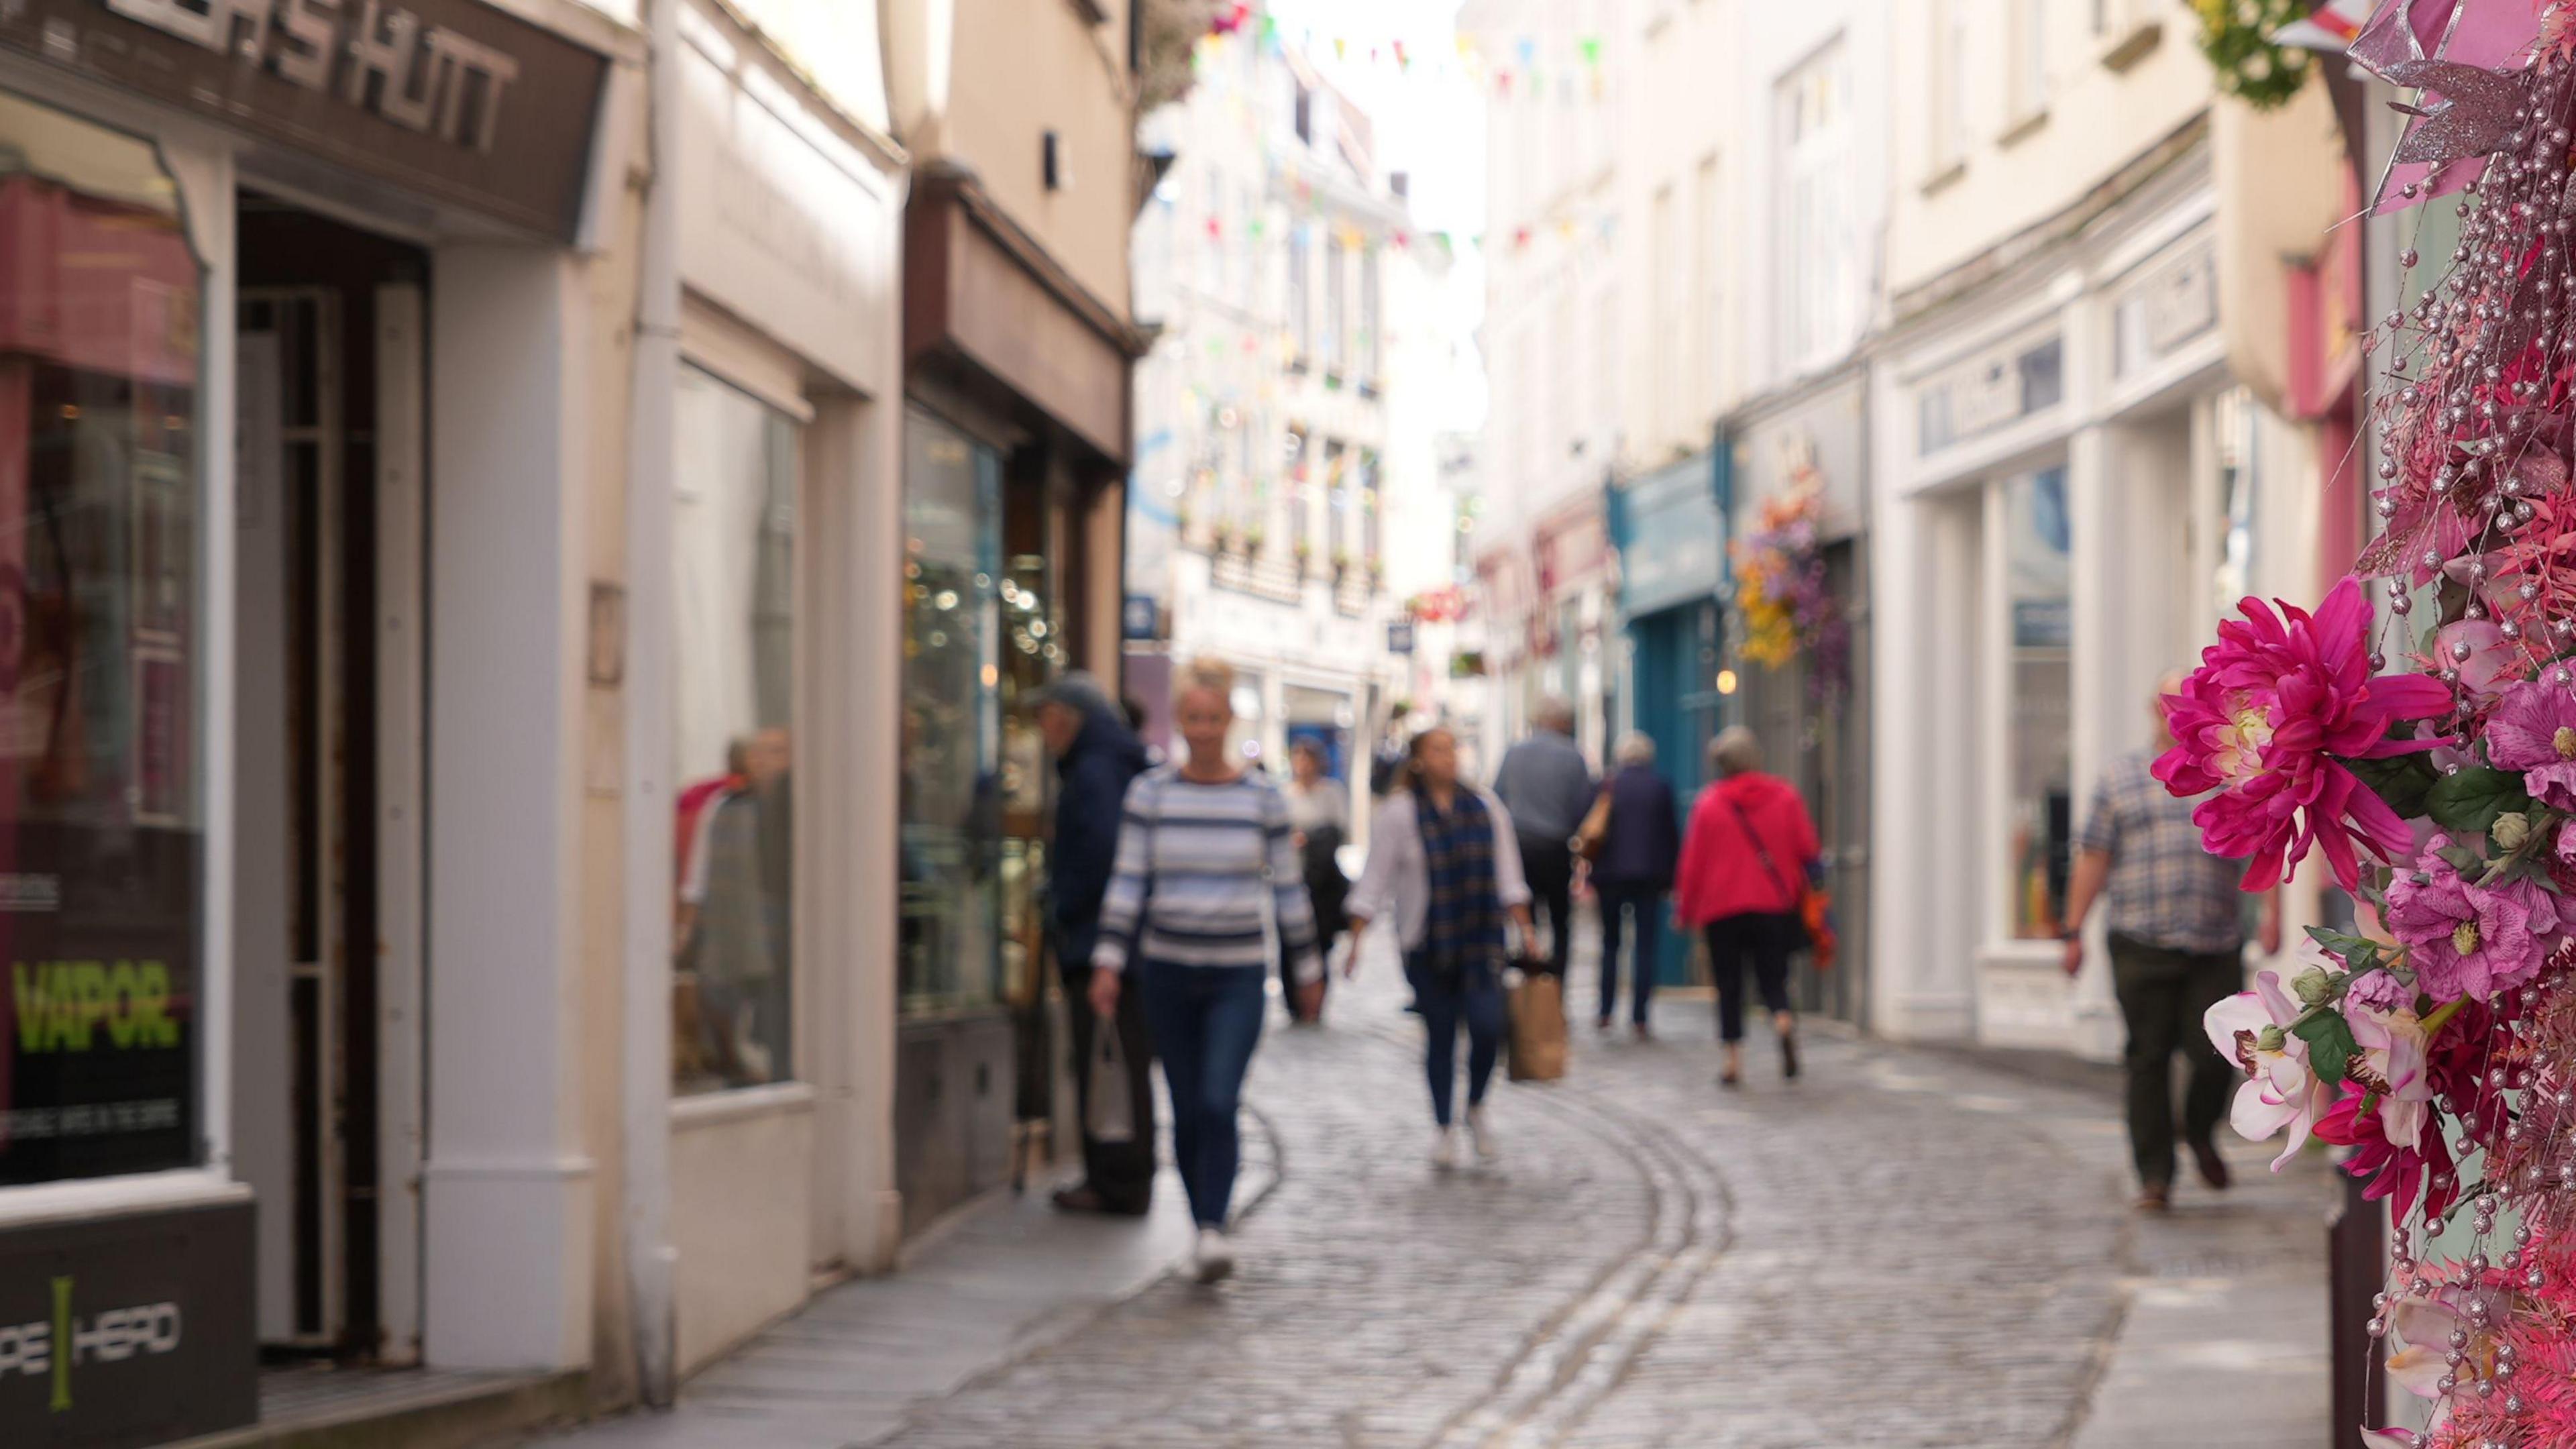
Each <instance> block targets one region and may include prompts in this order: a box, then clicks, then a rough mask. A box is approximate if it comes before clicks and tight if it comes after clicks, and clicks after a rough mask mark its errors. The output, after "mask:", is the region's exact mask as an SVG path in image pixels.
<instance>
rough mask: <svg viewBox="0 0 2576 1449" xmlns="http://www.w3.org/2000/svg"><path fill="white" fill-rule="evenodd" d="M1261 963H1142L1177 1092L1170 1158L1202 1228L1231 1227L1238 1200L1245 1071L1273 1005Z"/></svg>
mask: <svg viewBox="0 0 2576 1449" xmlns="http://www.w3.org/2000/svg"><path fill="white" fill-rule="evenodd" d="M1269 974H1270V973H1269V972H1268V971H1266V970H1264V969H1263V968H1261V967H1259V966H1176V965H1173V964H1171V963H1170V962H1165V961H1148V962H1146V963H1145V964H1144V969H1143V971H1142V973H1141V979H1140V980H1138V981H1137V982H1136V983H1135V984H1137V985H1138V986H1141V987H1142V988H1144V992H1145V1024H1146V1026H1147V1028H1148V1029H1149V1030H1151V1031H1152V1033H1153V1036H1154V1050H1155V1052H1156V1053H1157V1054H1158V1055H1160V1056H1161V1057H1162V1059H1163V1083H1164V1085H1166V1086H1168V1087H1169V1088H1171V1092H1172V1156H1173V1157H1174V1158H1175V1159H1177V1162H1176V1164H1175V1165H1177V1166H1178V1167H1179V1168H1180V1172H1181V1189H1182V1191H1183V1192H1185V1193H1187V1194H1188V1196H1189V1200H1190V1220H1191V1221H1192V1222H1195V1223H1197V1224H1198V1225H1199V1226H1200V1227H1203V1228H1222V1227H1224V1226H1225V1214H1226V1209H1227V1207H1228V1206H1229V1205H1230V1204H1231V1203H1232V1202H1233V1200H1234V1174H1235V1171H1236V1169H1237V1168H1238V1167H1240V1166H1241V1165H1242V1162H1243V1134H1242V1131H1241V1129H1240V1128H1239V1127H1238V1126H1237V1125H1236V1122H1235V1112H1236V1109H1237V1108H1239V1107H1240V1106H1241V1105H1242V1102H1243V1074H1244V1073H1245V1072H1247V1071H1249V1070H1251V1068H1252V1049H1253V1047H1254V1046H1255V1045H1257V1044H1258V1043H1259V1042H1260V1040H1261V1018H1262V1016H1263V1014H1264V1012H1265V1011H1266V1010H1267V1006H1268V1003H1267V1002H1265V1001H1264V1000H1263V997H1262V983H1263V982H1264V981H1266V980H1267V979H1268V977H1269Z"/></svg>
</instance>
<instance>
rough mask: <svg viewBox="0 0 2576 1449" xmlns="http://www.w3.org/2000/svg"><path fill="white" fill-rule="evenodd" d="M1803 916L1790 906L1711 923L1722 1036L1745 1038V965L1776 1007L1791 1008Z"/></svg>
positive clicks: (1710, 963) (1712, 961)
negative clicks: (1793, 956) (1792, 968)
mask: <svg viewBox="0 0 2576 1449" xmlns="http://www.w3.org/2000/svg"><path fill="white" fill-rule="evenodd" d="M1797 944H1798V918H1797V917H1796V916H1793V915H1790V914H1788V913H1787V912H1768V911H1747V912H1745V913H1744V914H1742V915H1736V916H1720V917H1718V918H1717V919H1716V920H1714V921H1711V922H1709V923H1708V971H1709V975H1710V976H1712V977H1714V978H1715V979H1716V982H1717V1039H1718V1040H1719V1041H1742V1040H1744V968H1745V967H1747V966H1751V967H1752V968H1753V984H1754V986H1755V987H1756V988H1757V989H1758V990H1760V991H1761V993H1762V1004H1763V1005H1764V1006H1765V1007H1767V1008H1769V1009H1770V1010H1772V1011H1787V1010H1788V1009H1789V953H1790V952H1791V951H1793V950H1795V949H1796V948H1797Z"/></svg>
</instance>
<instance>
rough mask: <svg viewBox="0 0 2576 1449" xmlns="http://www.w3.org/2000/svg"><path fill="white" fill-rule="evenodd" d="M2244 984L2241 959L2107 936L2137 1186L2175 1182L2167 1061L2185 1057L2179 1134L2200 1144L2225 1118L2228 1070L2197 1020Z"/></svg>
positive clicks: (2232, 1075)
mask: <svg viewBox="0 0 2576 1449" xmlns="http://www.w3.org/2000/svg"><path fill="white" fill-rule="evenodd" d="M2244 985H2245V953H2244V950H2243V948H2241V947H2239V948H2237V949H2235V950H2229V951H2177V950H2175V949H2173V948H2171V947H2169V946H2157V945H2151V944H2149V943H2148V942H2145V941H2140V940H2137V939H2134V938H2132V937H2129V936H2113V937H2112V938H2111V990H2112V992H2113V993H2114V994H2115V995H2117V996H2118V997H2119V999H2120V1015H2121V1016H2122V1017H2123V1018H2124V1019H2126V1020H2127V1022H2128V1024H2129V1046H2128V1050H2127V1052H2126V1053H2125V1055H2124V1059H2123V1064H2124V1065H2125V1066H2126V1067H2127V1068H2128V1073H2129V1153H2130V1156H2131V1157H2132V1158H2133V1159H2134V1160H2135V1161H2136V1163H2137V1166H2138V1181H2139V1182H2141V1183H2143V1184H2145V1185H2147V1186H2149V1187H2170V1186H2172V1185H2173V1178H2174V1102H2173V1058H2174V1053H2175V1052H2176V1051H2177V1050H2179V1051H2180V1052H2182V1054H2183V1055H2184V1056H2185V1057H2187V1058H2189V1059H2190V1062H2191V1083H2190V1085H2189V1086H2188V1087H2186V1088H2185V1089H2184V1097H2183V1120H2182V1130H2183V1132H2184V1133H2185V1134H2186V1135H2187V1136H2188V1137H2189V1139H2190V1140H2191V1141H2193V1142H2207V1141H2209V1140H2210V1138H2211V1136H2212V1134H2214V1133H2215V1132H2217V1130H2218V1123H2219V1119H2221V1118H2223V1117H2225V1116H2226V1115H2227V1097H2228V1093H2229V1091H2230V1090H2231V1089H2232V1088H2233V1087H2234V1086H2235V1084H2236V1080H2237V1077H2236V1067H2235V1064H2234V1063H2232V1062H2230V1061H2228V1060H2227V1059H2226V1058H2225V1057H2222V1056H2220V1055H2219V1054H2218V1048H2217V1047H2215V1046H2213V1045H2211V1044H2210V1040H2209V1033H2208V1032H2206V1031H2203V1030H2202V1029H2201V1024H2200V1019H2201V1017H2202V1016H2204V1015H2206V1014H2207V1013H2208V1011H2209V1009H2210V1008H2211V1007H2213V1006H2215V1005H2217V1004H2218V1003H2219V1002H2221V1001H2224V1000H2225V999H2227V998H2228V997H2230V996H2232V995H2234V994H2236V993H2237V992H2238V991H2240V990H2242V989H2243V988H2244Z"/></svg>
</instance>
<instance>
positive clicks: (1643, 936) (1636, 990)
mask: <svg viewBox="0 0 2576 1449" xmlns="http://www.w3.org/2000/svg"><path fill="white" fill-rule="evenodd" d="M1593 889H1594V893H1595V894H1597V895H1599V896H1600V897H1601V1024H1602V1025H1604V1026H1607V1025H1609V1024H1610V1018H1611V1017H1612V1016H1613V1015H1614V1014H1615V1013H1614V1012H1613V1011H1612V1009H1611V1008H1613V1007H1614V1006H1616V1005H1617V1004H1618V1002H1619V940H1620V937H1621V936H1622V935H1624V934H1625V930H1624V926H1623V919H1622V918H1623V917H1625V916H1626V915H1627V914H1628V912H1630V911H1635V912H1636V913H1637V929H1636V941H1637V969H1636V970H1635V971H1634V972H1633V973H1631V977H1632V979H1631V980H1630V981H1629V983H1628V994H1629V996H1630V998H1631V1001H1630V1003H1629V1015H1630V1017H1631V1018H1632V1019H1633V1020H1635V1022H1636V1023H1637V1024H1638V1025H1639V1026H1644V1025H1645V1024H1646V1012H1647V1009H1648V1008H1650V1007H1652V1006H1653V1005H1654V1002H1655V969H1656V968H1655V958H1656V956H1657V955H1658V954H1659V952H1660V951H1661V949H1662V947H1663V943H1664V923H1663V919H1662V916H1663V906H1664V893H1663V891H1662V889H1661V888H1660V887H1657V886H1652V885H1597V886H1595V887H1594V888H1593Z"/></svg>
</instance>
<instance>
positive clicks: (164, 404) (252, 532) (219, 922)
mask: <svg viewBox="0 0 2576 1449" xmlns="http://www.w3.org/2000/svg"><path fill="white" fill-rule="evenodd" d="M400 13H401V14H402V15H403V16H404V17H405V23H406V28H404V29H402V30H401V31H400V32H399V35H398V36H396V37H394V38H391V39H388V38H387V37H386V36H385V35H381V34H379V33H377V32H376V31H375V30H374V29H373V28H371V27H364V26H361V25H360V24H359V22H358V20H357V18H356V17H355V16H354V15H352V14H348V13H343V12H339V11H334V10H327V9H324V8H322V7H314V6H301V7H292V8H291V9H289V10H286V11H281V12H278V13H275V14H272V13H271V12H270V10H269V9H268V8H267V7H265V6H248V5H226V4H221V3H218V4H215V5H212V6H206V5H202V4H200V5H188V4H179V3H175V0H28V3H23V4H14V5H10V6H8V7H6V8H5V10H0V237H5V238H6V241H5V242H0V515H5V526H0V535H5V537H6V538H7V540H8V542H6V543H5V544H0V620H5V624H0V856H4V857H5V861H6V864H5V865H0V937H4V938H5V940H6V942H7V951H6V954H7V956H8V960H9V983H8V991H7V993H6V995H5V996H0V1323H7V1324H10V1325H15V1326H13V1327H11V1328H8V1329H5V1330H0V1441H6V1442H11V1443H18V1442H30V1443H80V1444H85V1445H117V1444H134V1443H149V1442H158V1441H161V1440H165V1439H171V1438H180V1437H185V1436H187V1435H189V1434H194V1433H199V1432H204V1431H208V1430H213V1429H218V1428H224V1427H229V1426H232V1425H237V1424H240V1423H243V1422H246V1421H247V1420H248V1419H250V1418H251V1417H252V1416H253V1415H254V1414H255V1413H256V1412H257V1405H256V1392H257V1375H256V1373H255V1372H254V1369H255V1366H256V1364H257V1362H258V1356H259V1350H260V1348H261V1346H262V1345H268V1346H270V1347H273V1348H275V1349H279V1350H284V1351H290V1352H292V1351H301V1352H307V1353H315V1354H324V1355H330V1356H335V1357H340V1358H344V1359H352V1360H363V1361H369V1362H376V1363H390V1364H403V1363H417V1362H426V1363H430V1364H434V1365H440V1366H446V1367H456V1368H469V1367H471V1368H501V1369H513V1370H532V1371H539V1372H550V1371H566V1370H574V1369H578V1368H580V1367H581V1366H583V1365H584V1364H585V1363H587V1362H588V1361H589V1358H590V1356H591V1352H592V1346H593V1308H594V1303H593V1298H592V1291H591V1290H592V1283H593V1263H592V1257H591V1250H592V1244H593V1241H594V1223H593V1191H594V1184H593V1182H592V1180H591V1174H592V1164H591V1162H590V1160H589V1158H588V1156H587V1155H586V1151H585V1146H584V1142H583V1140H582V1138H581V1137H580V1135H579V1133H578V1132H577V1131H576V1130H575V1129H574V1126H573V1124H574V1123H575V1122H576V1121H577V1120H578V1113H577V1112H576V1111H575V1110H574V1106H575V1103H574V1099H573V1096H572V1094H573V1092H574V1090H575V1088H574V1086H573V1084H574V1082H575V1081H576V1080H577V1076H576V1072H575V1069H574V1064H575V1062H576V1059H577V1057H578V1050H579V1041H580V1034H581V1031H582V1029H583V1024H582V1022H581V1020H580V1015H579V1012H578V1011H577V1010H576V1008H575V1002H576V1000H577V997H576V995H575V993H574V992H573V991H572V990H571V989H570V988H571V976H570V972H571V971H572V966H571V964H570V956H571V953H570V952H569V951H568V950H567V949H565V947H566V943H567V942H569V941H570V940H571V939H572V929H573V924H574V922H573V916H572V912H573V903H574V902H576V901H578V899H579V897H580V888H579V882H578V872H577V863H576V860H575V857H574V852H573V851H572V849H571V848H570V847H571V843H572V840H573V832H574V823H575V822H574V817H575V814H576V812H577V809H578V803H579V800H580V795H581V780H580V774H579V769H578V764H577V762H578V759H579V755H578V753H577V751H576V750H575V749H574V748H573V741H574V739H575V738H576V736H575V733H574V732H575V730H576V728H577V725H578V722H579V720H580V699H579V683H578V679H579V674H578V670H577V668H576V667H572V666H571V665H570V663H569V662H570V661H574V660H577V659H579V658H580V657H581V654H582V651H583V648H584V645H583V642H582V640H581V637H580V632H579V630H580V625H581V621H582V616H581V613H580V611H579V610H578V609H576V608H574V607H572V605H571V602H570V601H571V600H573V599H574V598H576V597H577V596H578V595H579V594H580V592H581V590H582V588H583V573H584V571H585V569H586V563H585V560H584V556H583V552H582V549H581V547H580V543H581V537H580V525H579V523H578V521H577V520H578V516H579V510H577V509H575V508H573V507H571V506H569V501H568V500H570V499H571V498H572V497H574V496H575V495H576V494H577V492H578V491H579V490H580V489H581V488H582V487H583V486H584V485H585V484H586V483H587V482H588V480H589V478H590V476H591V475H590V474H589V472H588V471H587V470H588V468H589V466H590V458H589V437H588V433H587V432H586V430H585V429H584V427H583V419H584V418H585V417H586V416H587V415H588V414H589V413H590V412H591V411H592V410H593V409H594V408H595V406H596V405H595V404H594V403H593V401H592V399H591V398H590V396H589V395H588V389H589V388H590V386H591V384H590V382H589V381H588V378H587V367H586V362H587V357H588V354H589V352H590V350H591V348H592V346H593V344H594V340H595V338H594V334H593V332H592V331H591V330H590V326H589V323H590V310H589V309H590V307H591V306H592V292H591V279H590V277H589V276H588V273H587V270H586V268H585V265H584V263H583V260H582V258H581V256H580V250H579V249H580V248H581V246H582V245H583V244H584V242H585V240H586V238H587V237H588V236H589V234H590V233H589V228H590V227H591V226H592V225H593V222H594V220H595V217H594V212H595V200H596V198H595V194H594V193H595V191H596V188H597V184H598V177H599V176H600V175H601V174H602V173H601V171H600V169H599V168H600V162H601V155H600V151H601V148H600V147H598V146H597V145H595V136H596V135H597V134H599V133H600V132H601V131H602V130H603V125H602V119H603V116H604V115H605V114H606V113H607V112H609V111H610V110H611V109H612V102H611V94H612V88H611V86H610V74H611V71H612V69H613V68H614V67H615V65H616V64H617V63H618V62H619V61H621V60H631V59H632V58H633V55H634V51H635V46H634V42H633V39H632V37H631V36H628V35H627V34H626V33H625V32H623V31H620V30H618V29H617V28H616V27H614V26H613V25H611V24H610V23H608V22H606V21H604V20H599V19H598V18H597V17H595V16H590V15H588V14H587V12H571V11H567V13H566V14H565V15H564V17H563V19H562V21H561V23H559V24H557V25H552V26H547V25H539V24H535V23H532V22H530V21H529V20H527V19H524V18H522V16H521V15H520V14H518V13H515V12H513V11H511V10H504V9H502V8H498V7H495V6H491V5H486V4H483V3H479V0H414V3H413V5H412V6H411V8H409V9H407V10H405V11H403V12H400ZM621 391H622V389H621ZM609 411H610V412H611V415H612V416H613V411H614V410H613V409H610V410H609ZM433 460H434V463H433ZM503 702H507V703H508V705H509V706H510V708H509V709H508V710H507V711H504V710H502V709H499V708H497V707H496V706H498V705H499V704H501V703H503ZM433 777H435V778H438V779H440V780H441V781H442V782H443V784H442V789H441V792H440V794H439V797H438V800H437V808H436V809H435V810H434V811H433V810H431V809H430V808H429V804H430V802H429V798H428V793H427V790H426V783H425V782H426V781H427V780H428V779H430V778H433ZM433 928H434V929H433ZM433 941H435V951H436V962H435V969H432V964H433V963H432V960H431V953H432V942H433Z"/></svg>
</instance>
